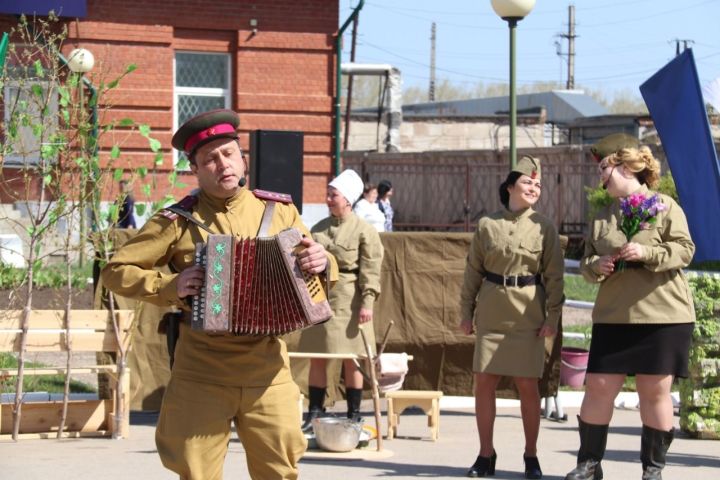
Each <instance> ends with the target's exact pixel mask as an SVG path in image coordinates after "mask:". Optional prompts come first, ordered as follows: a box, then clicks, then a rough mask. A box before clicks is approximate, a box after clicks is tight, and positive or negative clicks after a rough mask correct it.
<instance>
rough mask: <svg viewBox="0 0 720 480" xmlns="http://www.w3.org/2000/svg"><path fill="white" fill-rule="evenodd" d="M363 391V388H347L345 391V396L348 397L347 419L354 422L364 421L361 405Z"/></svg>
mask: <svg viewBox="0 0 720 480" xmlns="http://www.w3.org/2000/svg"><path fill="white" fill-rule="evenodd" d="M362 395H363V391H362V388H347V389H345V396H346V397H347V407H348V409H347V418H350V419H352V420H353V421H354V422H359V421H361V420H362V416H361V415H360V403H361V402H362Z"/></svg>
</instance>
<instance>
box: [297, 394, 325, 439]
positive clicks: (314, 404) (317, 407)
mask: <svg viewBox="0 0 720 480" xmlns="http://www.w3.org/2000/svg"><path fill="white" fill-rule="evenodd" d="M308 390H309V391H308V394H309V396H310V400H309V405H308V413H307V414H306V415H305V421H304V422H303V424H302V427H301V428H302V431H303V432H306V433H307V432H309V431H311V430H312V421H313V419H315V418H318V417H320V416H322V414H323V413H325V409H324V408H323V404H324V403H325V391H326V390H327V389H326V388H321V387H309V388H308Z"/></svg>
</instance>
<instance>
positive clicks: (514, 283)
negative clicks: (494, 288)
mask: <svg viewBox="0 0 720 480" xmlns="http://www.w3.org/2000/svg"><path fill="white" fill-rule="evenodd" d="M509 280H512V281H509ZM503 287H517V276H511V277H506V276H505V275H503Z"/></svg>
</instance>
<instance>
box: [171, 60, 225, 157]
mask: <svg viewBox="0 0 720 480" xmlns="http://www.w3.org/2000/svg"><path fill="white" fill-rule="evenodd" d="M174 103H175V105H174V106H175V108H174V112H175V114H174V119H173V131H176V130H177V129H178V127H179V126H180V125H182V124H183V123H185V122H186V121H187V120H188V119H190V118H192V117H194V116H195V115H198V114H199V113H202V112H206V111H208V110H213V109H216V108H230V55H228V54H226V53H206V52H176V53H175V98H174ZM174 153H175V157H174V158H175V161H176V162H177V161H178V160H180V159H181V158H183V156H182V154H178V152H177V151H175V152H174Z"/></svg>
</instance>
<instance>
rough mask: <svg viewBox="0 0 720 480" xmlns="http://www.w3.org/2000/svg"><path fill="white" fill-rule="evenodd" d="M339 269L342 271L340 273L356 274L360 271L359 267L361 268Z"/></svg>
mask: <svg viewBox="0 0 720 480" xmlns="http://www.w3.org/2000/svg"><path fill="white" fill-rule="evenodd" d="M339 271H340V273H352V274H355V275H357V274H358V273H360V269H359V268H353V269H352V270H348V269H345V268H341V269H340V270H339Z"/></svg>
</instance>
